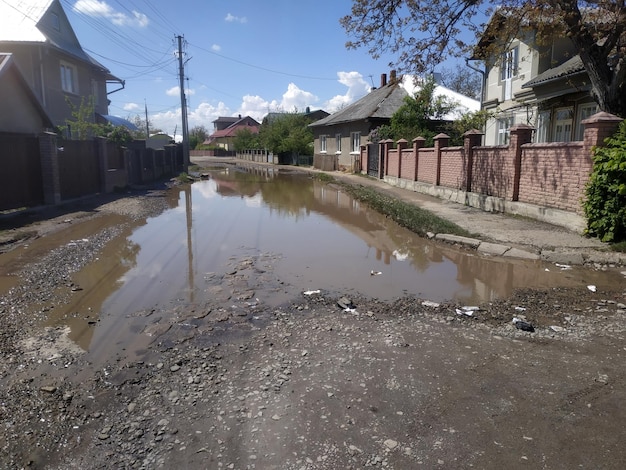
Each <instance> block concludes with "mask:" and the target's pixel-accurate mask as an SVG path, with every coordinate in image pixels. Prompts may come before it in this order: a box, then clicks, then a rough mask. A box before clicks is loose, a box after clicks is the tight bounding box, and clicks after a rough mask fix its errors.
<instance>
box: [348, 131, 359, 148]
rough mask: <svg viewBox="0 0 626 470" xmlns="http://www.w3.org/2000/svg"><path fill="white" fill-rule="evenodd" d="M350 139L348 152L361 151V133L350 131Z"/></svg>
mask: <svg viewBox="0 0 626 470" xmlns="http://www.w3.org/2000/svg"><path fill="white" fill-rule="evenodd" d="M350 140H351V141H352V145H351V147H350V152H360V151H361V133H360V132H352V133H351V134H350Z"/></svg>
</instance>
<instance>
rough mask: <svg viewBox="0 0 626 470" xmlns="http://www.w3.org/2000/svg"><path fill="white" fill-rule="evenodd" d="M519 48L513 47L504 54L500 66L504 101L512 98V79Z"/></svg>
mask: <svg viewBox="0 0 626 470" xmlns="http://www.w3.org/2000/svg"><path fill="white" fill-rule="evenodd" d="M518 51H519V48H518V47H517V46H516V47H513V48H511V49H510V50H508V51H507V52H505V53H504V57H502V65H501V66H500V80H501V81H502V84H503V86H504V99H505V100H510V99H511V98H512V97H513V77H516V76H517V69H518V61H519V59H518V55H519V52H518Z"/></svg>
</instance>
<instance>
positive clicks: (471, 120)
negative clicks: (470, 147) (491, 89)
mask: <svg viewBox="0 0 626 470" xmlns="http://www.w3.org/2000/svg"><path fill="white" fill-rule="evenodd" d="M492 116H493V113H492V112H490V111H485V110H484V109H483V110H480V111H476V112H470V113H467V114H463V115H462V116H461V117H460V118H459V119H457V120H455V121H453V122H451V123H449V124H447V125H446V127H445V130H444V132H445V133H446V134H448V135H449V136H450V145H463V134H465V133H466V132H467V131H471V130H474V129H476V130H479V131H482V130H483V129H484V128H485V124H486V123H487V121H488V120H489V118H490V117H492Z"/></svg>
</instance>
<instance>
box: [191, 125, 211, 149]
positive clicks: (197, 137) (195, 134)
mask: <svg viewBox="0 0 626 470" xmlns="http://www.w3.org/2000/svg"><path fill="white" fill-rule="evenodd" d="M207 137H209V131H207V130H206V127H204V126H195V127H193V128H192V129H191V130H190V131H189V148H190V149H191V150H193V149H195V148H196V147H197V146H198V145H202V142H204V141H205V140H206V139H207Z"/></svg>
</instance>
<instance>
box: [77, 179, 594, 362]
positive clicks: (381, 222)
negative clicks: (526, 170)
mask: <svg viewBox="0 0 626 470" xmlns="http://www.w3.org/2000/svg"><path fill="white" fill-rule="evenodd" d="M244 257H253V258H255V259H256V258H259V259H260V258H263V259H264V260H270V261H271V267H270V269H271V275H272V277H273V278H275V279H278V280H280V281H285V283H286V284H287V285H293V286H295V287H296V288H297V289H300V290H309V289H322V290H325V291H330V292H332V293H341V294H345V293H348V294H350V293H355V292H356V293H361V294H364V295H367V296H369V297H374V298H379V299H383V300H392V299H394V298H397V297H400V296H403V295H406V294H410V295H415V296H418V297H420V298H422V299H428V300H433V301H445V300H454V301H456V302H457V303H459V304H467V303H479V302H482V301H488V300H491V299H493V298H496V297H502V296H506V295H508V294H510V293H511V291H512V290H513V289H514V288H517V287H537V286H542V287H543V286H551V285H580V286H584V285H585V282H586V283H596V284H599V283H600V281H594V280H593V279H590V278H589V277H587V279H585V280H584V281H583V280H582V279H579V278H577V277H576V274H575V271H571V272H570V273H569V274H568V275H569V276H570V277H566V276H565V275H564V274H563V273H561V272H557V271H555V270H554V269H553V270H551V271H550V272H546V271H545V270H544V266H543V265H541V263H536V262H524V261H504V260H499V259H498V260H494V259H488V258H483V257H479V256H476V255H475V253H468V252H462V251H459V250H456V249H454V248H453V247H451V246H447V245H442V244H436V243H434V242H431V241H429V240H425V239H422V238H420V237H418V236H416V235H414V234H413V233H411V232H409V231H408V230H406V229H403V228H402V227H399V226H398V225H397V224H395V223H394V222H392V221H391V220H389V219H388V218H386V217H384V216H382V215H380V214H378V213H376V212H374V211H371V210H369V209H368V208H367V207H365V206H363V205H362V204H361V203H360V202H359V201H356V200H354V199H352V198H351V197H350V196H349V195H347V194H345V193H343V192H342V191H341V190H340V189H339V188H338V187H335V186H333V185H327V184H324V183H322V182H319V181H316V180H313V179H311V178H309V177H308V176H306V175H302V174H297V173H293V174H288V173H283V172H279V171H276V170H275V169H273V168H267V169H252V170H249V171H242V170H241V169H235V168H227V169H221V170H219V171H214V172H211V178H210V179H208V180H203V181H199V182H196V183H194V184H193V185H191V186H189V187H186V188H184V189H182V190H179V192H178V206H177V207H174V208H173V209H171V210H167V211H166V212H164V213H163V214H161V215H159V216H158V217H155V218H151V219H148V220H147V221H146V223H145V224H144V225H141V226H139V227H136V228H135V229H134V231H133V232H132V233H131V234H128V236H127V237H126V238H125V241H124V242H123V243H122V244H120V245H118V246H117V247H116V246H112V247H108V248H107V250H106V252H105V253H103V256H102V258H103V259H101V261H100V262H99V263H94V265H95V266H96V267H98V266H100V267H99V268H98V270H99V271H98V275H97V276H94V280H93V282H87V281H86V278H88V277H89V274H88V273H89V269H92V268H91V267H88V268H87V269H85V270H84V271H83V272H82V273H81V274H80V276H81V277H83V279H82V280H81V281H80V282H81V284H85V285H88V287H89V288H88V289H85V294H84V296H83V297H80V298H79V297H77V303H81V302H82V305H75V306H74V307H75V309H76V311H84V310H85V306H89V307H93V309H94V310H95V311H102V315H101V317H100V322H99V323H98V326H97V328H96V329H95V333H94V338H93V340H92V341H91V344H90V346H89V349H90V350H91V351H94V350H95V351H97V350H98V349H99V348H104V347H111V344H118V345H123V344H126V343H127V342H128V337H127V336H128V335H129V332H128V331H127V330H128V329H129V328H130V329H131V330H132V331H131V333H132V332H134V330H135V329H138V330H141V328H140V327H139V326H134V327H133V326H128V325H129V324H128V322H126V323H125V322H124V321H121V320H122V319H123V318H126V317H127V316H129V315H135V316H136V317H137V316H146V317H147V316H150V315H151V314H152V312H154V311H156V310H158V309H159V308H167V307H168V306H172V305H174V304H176V305H181V304H192V305H201V304H203V303H204V302H207V301H209V300H211V299H212V298H213V297H214V296H215V295H216V291H215V290H214V289H212V288H210V286H209V285H208V281H207V279H209V278H212V277H213V276H215V273H217V276H218V277H219V276H222V275H224V273H228V274H229V275H231V274H233V273H231V272H230V271H232V267H233V266H234V265H236V264H237V263H238V260H240V259H242V258H244ZM270 261H268V262H270ZM93 269H95V268H93ZM372 271H380V272H381V273H382V274H381V275H377V276H371V275H370V273H371V272H372ZM103 272H104V273H107V274H106V277H103V275H102V273H103ZM254 275H255V276H257V277H258V283H259V284H260V285H258V286H256V287H254V290H255V291H254V292H253V293H252V294H251V295H253V296H254V298H258V299H259V300H260V301H261V302H262V303H264V304H269V305H275V304H277V303H280V302H282V301H284V297H281V296H280V295H278V294H279V293H277V291H276V290H275V289H270V288H269V287H268V286H265V287H266V288H264V283H267V280H266V279H265V277H264V274H263V271H262V270H259V271H257V272H255V274H254ZM586 275H587V276H589V275H590V273H589V272H586ZM591 275H593V273H591ZM213 287H215V286H213ZM92 290H93V292H91V291H92ZM220 295H223V296H224V297H223V300H228V299H229V296H228V293H224V292H221V293H220ZM74 307H73V308H74ZM81 344H84V343H81Z"/></svg>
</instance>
